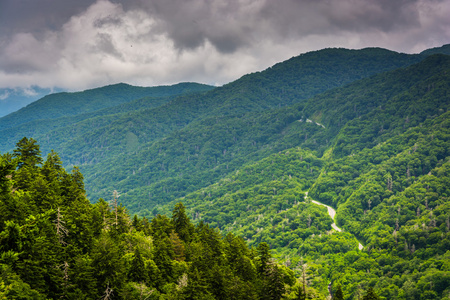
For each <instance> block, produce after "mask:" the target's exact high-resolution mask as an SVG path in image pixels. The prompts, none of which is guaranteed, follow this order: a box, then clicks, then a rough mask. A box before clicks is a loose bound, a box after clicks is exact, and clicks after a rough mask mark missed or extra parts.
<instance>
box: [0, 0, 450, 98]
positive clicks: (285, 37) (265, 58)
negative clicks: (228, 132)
mask: <svg viewBox="0 0 450 300" xmlns="http://www.w3.org/2000/svg"><path fill="white" fill-rule="evenodd" d="M449 16H450V0H123V1H121V0H97V1H95V0H0V88H6V87H9V88H15V87H30V86H32V85H37V86H41V87H55V86H56V87H61V88H65V89H69V90H83V89H87V88H92V87H98V86H102V85H106V84H111V83H117V82H126V83H130V84H134V85H142V86H153V85H161V84H173V83H177V82H182V81H195V82H202V83H207V84H216V85H221V84H224V83H227V82H230V81H233V80H235V79H237V78H239V77H240V76H242V75H244V74H246V73H250V72H254V71H259V70H263V69H265V68H267V67H269V66H271V65H273V64H274V63H276V62H280V61H283V60H286V59H288V58H290V57H292V56H296V55H299V54H300V53H304V52H307V51H311V50H318V49H322V48H327V47H344V48H352V49H360V48H364V47H383V48H387V49H391V50H395V51H398V52H406V53H418V52H420V51H422V50H424V49H427V48H431V47H438V46H442V45H443V44H448V43H450V17H449Z"/></svg>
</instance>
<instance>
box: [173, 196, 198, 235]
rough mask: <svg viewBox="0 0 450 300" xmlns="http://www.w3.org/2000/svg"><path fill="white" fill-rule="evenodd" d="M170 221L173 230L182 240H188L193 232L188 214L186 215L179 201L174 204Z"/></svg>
mask: <svg viewBox="0 0 450 300" xmlns="http://www.w3.org/2000/svg"><path fill="white" fill-rule="evenodd" d="M172 222H173V225H174V227H175V232H176V233H177V234H178V236H179V237H180V239H182V240H183V241H184V242H189V241H190V238H191V234H192V232H193V226H192V224H191V221H190V220H189V218H188V216H186V212H185V207H184V205H183V203H181V202H179V203H177V204H176V205H175V207H174V209H173V212H172Z"/></svg>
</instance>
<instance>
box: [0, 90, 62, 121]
mask: <svg viewBox="0 0 450 300" xmlns="http://www.w3.org/2000/svg"><path fill="white" fill-rule="evenodd" d="M57 91H60V90H59V89H56V91H55V90H54V89H48V88H47V89H46V88H40V87H36V86H32V87H29V88H15V89H11V88H3V89H0V118H1V117H3V116H6V115H8V114H10V113H12V112H15V111H16V110H19V109H20V108H22V107H24V106H26V105H27V104H30V103H31V102H34V101H36V100H38V99H40V98H42V97H44V96H45V95H48V94H50V93H54V92H57Z"/></svg>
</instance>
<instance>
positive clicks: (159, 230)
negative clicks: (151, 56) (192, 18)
mask: <svg viewBox="0 0 450 300" xmlns="http://www.w3.org/2000/svg"><path fill="white" fill-rule="evenodd" d="M431 50H432V51H431ZM449 54H450V53H448V46H443V47H442V48H436V49H430V51H424V52H423V53H420V54H403V53H397V52H393V51H389V50H386V49H381V48H366V49H361V50H348V49H341V48H336V49H323V50H320V51H313V52H309V53H305V54H301V55H299V56H296V57H293V58H291V59H289V60H287V61H284V62H280V63H278V64H276V65H274V66H272V67H270V68H268V69H266V70H264V71H261V72H255V73H251V74H247V75H245V76H243V77H241V78H239V79H237V80H236V81H233V82H230V83H228V84H226V85H224V86H221V87H213V86H208V85H203V84H197V83H180V84H177V85H173V86H161V87H151V88H144V87H134V86H130V85H127V84H117V85H111V86H106V87H101V88H98V89H92V90H87V91H83V92H77V93H56V94H53V95H49V96H46V97H43V98H42V99H40V100H38V101H36V102H33V103H32V104H29V105H28V106H26V107H25V108H22V109H21V110H19V111H17V112H15V113H12V114H9V115H7V116H5V117H2V118H0V139H1V141H2V142H1V145H0V152H1V156H0V175H1V176H0V186H1V192H0V197H1V198H0V213H1V219H0V221H1V222H0V240H1V241H2V246H1V247H0V250H1V255H2V256H1V259H0V266H1V268H2V270H3V271H2V272H4V274H8V276H9V277H8V278H10V279H11V278H12V279H11V280H12V281H11V282H9V281H8V282H7V281H5V283H4V286H8V284H14V286H15V287H16V288H17V289H19V288H18V287H19V286H20V287H21V288H22V289H23V291H27V293H29V295H35V296H36V295H38V294H41V293H42V295H47V297H50V298H51V297H62V296H63V295H69V294H70V295H72V297H75V298H76V296H74V295H77V293H78V294H79V295H82V296H83V297H85V298H86V299H90V298H95V297H97V298H98V295H100V294H103V292H104V291H105V289H107V288H109V287H110V286H112V287H113V289H115V290H117V291H120V295H121V297H122V298H124V299H131V298H132V296H130V295H137V294H136V293H138V291H139V289H141V291H143V292H145V293H148V297H150V298H149V299H153V298H151V297H155V299H156V298H157V297H160V296H161V297H169V296H168V295H170V294H176V295H178V296H179V297H180V299H190V298H189V297H192V295H194V294H195V292H196V291H201V293H202V295H204V297H205V299H225V298H226V297H225V296H224V295H233V297H234V299H244V298H245V297H244V296H243V295H248V299H258V297H260V295H263V294H264V293H269V291H268V290H264V287H265V286H269V285H268V282H272V283H273V282H278V283H280V284H279V285H278V286H276V287H274V286H271V288H270V292H272V291H278V292H277V293H278V294H277V295H278V296H279V297H281V296H280V295H283V297H284V299H294V298H295V297H297V296H298V295H299V293H301V291H300V290H303V292H306V293H307V294H308V295H309V297H313V298H315V299H327V297H329V290H328V289H329V288H330V289H331V293H332V294H333V293H335V292H336V291H337V289H338V287H339V286H340V287H341V288H342V292H343V294H344V295H345V299H360V298H361V297H362V295H364V293H365V292H366V291H368V290H369V288H373V289H374V291H375V292H376V293H377V294H378V295H379V297H380V298H381V299H404V300H406V299H447V297H448V295H449V294H450V288H449V286H450V265H449V263H448V262H449V261H450V251H449V249H450V222H449V218H450V198H449V197H450V111H449V109H450V56H449ZM24 137H27V139H24ZM27 147H28V148H27ZM24 149H25V150H26V151H24ZM41 155H42V156H41ZM66 170H67V171H66ZM60 215H62V216H64V217H65V216H67V219H66V221H65V222H66V223H65V224H66V225H64V226H66V227H67V230H68V234H67V235H64V234H62V233H61V231H57V232H56V231H55V230H54V228H56V227H55V225H54V224H55V222H56V223H58V222H57V221H55V220H59V218H60V217H61V216H60ZM171 217H172V218H171ZM60 224H62V223H60ZM64 226H63V227H64ZM39 234H42V238H41V239H40V238H38V237H39ZM64 243H68V245H66V244H64ZM55 244H56V245H57V246H54V245H55ZM363 245H364V246H363ZM53 246H54V248H52V247H53ZM108 247H109V248H111V249H113V250H111V251H110V252H108V251H106V250H105V249H108ZM39 248H43V249H46V250H45V251H47V252H46V253H48V255H43V256H39V255H37V254H36V253H37V252H35V251H36V249H39ZM103 250H105V251H103ZM102 251H103V252H102ZM141 256H142V257H141ZM101 257H106V258H105V260H104V262H105V263H104V264H103V261H102V260H101V259H100V258H101ZM139 257H141V258H139ZM269 262H273V264H272V263H269ZM64 263H67V264H68V265H69V267H68V268H69V269H68V270H70V271H68V272H69V273H70V274H71V275H70V276H72V277H70V280H69V281H65V280H66V279H63V276H62V275H61V274H62V273H60V272H63V267H58V268H56V267H55V268H53V269H47V268H46V267H45V266H46V265H52V266H63V265H64ZM114 264H117V265H118V266H119V267H118V268H117V269H115V268H114V267H113V266H114ZM209 266H213V267H211V268H210V267H209ZM136 268H137V269H139V268H141V269H142V268H143V269H145V270H146V271H145V274H146V275H145V277H142V278H141V277H140V275H138V273H136V272H135V271H133V270H135V269H136ZM27 269H30V270H31V271H30V274H34V275H32V276H34V277H35V278H36V279H33V278H34V277H33V278H32V276H31V275H30V276H27V272H25V270H27ZM56 270H58V271H56ZM103 270H108V271H107V272H106V271H105V272H103ZM40 272H43V274H46V275H45V276H42V277H39V276H38V275H37V274H39V273H40ZM77 272H78V273H79V274H85V276H86V278H90V281H91V283H89V282H87V281H84V280H83V278H81V275H80V276H78V275H76V274H77ZM108 272H109V273H108ZM227 273H229V274H232V277H230V278H231V279H230V280H229V281H228V279H225V277H226V276H225V274H227ZM95 274H98V276H97V275H95ZM271 276H272V277H271ZM121 278H123V280H121ZM189 278H190V279H189ZM271 278H272V279H273V278H277V280H278V281H273V280H272V281H271ZM13 279H14V280H13ZM189 280H192V281H189ZM122 281H123V282H122ZM330 282H331V284H330ZM0 283H1V281H0ZM64 284H66V285H64ZM329 284H330V285H329ZM300 287H304V288H303V289H301V288H300ZM4 291H6V288H3V287H2V286H1V285H0V298H1V296H2V294H1V293H2V292H4ZM150 291H152V292H150ZM5 293H6V292H5ZM52 293H53V294H52ZM152 293H154V294H153V296H151V294H152ZM48 295H50V296H48ZM156 295H158V296H156ZM178 296H177V297H178ZM278 296H276V297H278ZM30 297H31V296H30ZM36 297H38V296H36ZM43 297H44V296H43ZM80 297H81V296H80ZM89 297H90V298H89ZM127 297H128V298H127ZM130 297H131V298H130ZM183 297H184V298H183ZM208 297H210V298H208ZM211 297H212V298H211ZM221 297H222V298H221ZM224 297H225V298H224ZM229 297H231V296H229ZM274 297H275V296H274ZM36 299H40V298H36ZM164 299H169V298H164ZM230 299H231V298H230ZM277 299H280V298H277Z"/></svg>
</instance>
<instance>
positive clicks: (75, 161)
mask: <svg viewBox="0 0 450 300" xmlns="http://www.w3.org/2000/svg"><path fill="white" fill-rule="evenodd" d="M422 58H423V57H422V56H420V55H406V54H399V53H396V52H392V51H388V50H384V49H379V48H368V49H363V50H346V49H324V50H321V51H315V52H310V53H306V54H303V55H300V56H298V57H294V58H292V59H290V60H288V61H286V62H284V63H280V64H277V65H275V66H273V67H272V68H269V69H268V70H266V71H263V72H258V73H255V74H250V75H246V76H244V77H242V78H241V79H239V80H237V81H235V82H232V83H230V84H227V85H225V86H223V87H220V88H216V89H214V90H212V91H210V92H206V93H205V94H196V95H190V96H189V95H188V96H181V97H180V98H174V99H170V101H168V102H167V103H166V104H163V102H159V101H158V102H157V104H155V105H154V107H153V108H152V106H151V105H147V107H145V108H143V107H142V106H140V107H139V106H136V107H135V108H136V109H130V108H129V107H134V106H129V105H122V106H121V107H122V108H126V107H128V109H127V111H125V112H120V109H116V110H114V108H117V106H112V107H111V109H113V110H112V111H108V110H105V109H103V110H95V111H93V112H89V113H90V115H89V113H88V114H85V113H80V114H76V115H73V116H72V117H67V116H66V117H64V118H62V119H61V118H57V117H58V116H60V114H62V113H63V111H64V109H66V108H67V109H69V110H70V114H75V113H79V112H80V111H83V112H86V111H89V110H90V109H93V107H95V105H100V103H103V102H102V101H103V100H105V99H106V94H104V93H103V94H102V91H103V90H102V89H100V90H93V91H87V92H84V93H88V94H87V95H92V94H94V95H99V98H98V99H96V100H89V101H87V100H84V101H85V102H88V103H89V105H88V106H87V107H85V106H81V107H83V108H78V110H77V111H76V110H74V109H70V106H69V105H67V106H64V107H63V106H62V105H61V106H60V107H59V108H58V109H49V110H50V111H51V112H52V113H51V114H50V113H46V114H47V115H48V117H47V119H46V120H45V122H43V121H40V120H37V118H39V119H43V118H44V117H43V116H42V113H38V112H39V110H40V111H46V109H45V108H46V107H47V108H51V107H52V104H51V103H52V101H55V100H52V99H51V98H43V99H41V100H40V101H37V102H36V104H34V105H33V106H29V107H27V108H26V109H23V110H21V111H18V112H17V113H15V114H11V115H10V116H7V117H4V118H1V119H0V127H1V128H3V130H2V131H0V136H1V138H2V140H4V141H5V142H4V143H3V144H2V149H0V150H1V151H10V150H11V149H12V148H13V147H14V143H15V142H16V141H17V139H20V138H21V137H22V136H32V137H34V138H36V139H37V140H38V142H39V144H40V145H41V147H42V149H43V151H44V152H49V151H50V150H51V149H54V150H55V151H57V152H58V153H59V154H60V155H61V157H62V159H63V161H65V162H66V163H67V164H68V165H80V166H81V167H82V170H83V173H84V174H85V176H86V181H87V186H88V187H89V188H88V191H89V195H91V196H92V197H94V198H98V197H104V198H106V197H107V196H108V195H109V194H110V191H111V189H112V188H113V187H112V186H111V185H109V184H110V183H106V184H105V183H96V182H95V181H96V180H99V179H95V178H94V177H95V174H98V173H99V172H98V169H105V168H106V169H108V168H110V166H114V167H113V168H112V169H111V172H115V173H116V172H118V173H121V174H122V175H121V177H122V178H123V177H124V176H125V177H127V176H128V175H125V174H127V173H128V172H133V171H134V173H136V171H137V169H138V168H136V169H135V167H134V166H137V165H139V166H141V167H142V166H145V165H146V164H147V162H146V161H147V157H149V156H154V155H155V151H157V152H159V149H156V150H155V147H159V146H158V143H163V142H164V140H162V139H163V138H166V139H167V138H169V139H172V138H171V137H170V134H172V132H175V133H174V134H177V132H178V131H179V130H182V131H181V132H187V131H189V130H190V129H189V128H190V127H187V125H190V124H191V123H192V126H201V127H202V128H196V129H193V131H195V132H202V131H203V130H204V125H202V122H207V123H208V122H211V121H213V122H216V121H218V120H219V119H221V118H223V117H226V118H229V120H228V121H230V122H234V121H236V122H238V123H239V122H249V121H248V120H244V119H245V118H250V119H254V118H256V119H257V118H259V115H260V113H261V112H263V111H266V110H270V109H273V108H278V107H286V106H288V105H291V104H293V103H297V102H301V101H304V100H306V99H308V98H310V97H311V96H313V95H315V94H318V93H321V92H323V91H326V90H328V89H331V88H334V87H338V86H342V85H344V84H347V83H349V82H351V81H354V80H357V79H360V78H363V77H367V76H372V75H374V74H376V73H378V72H383V71H387V70H391V69H396V68H399V67H405V66H407V65H410V64H412V63H415V62H417V61H419V60H421V59H422ZM111 88H113V90H114V93H115V94H116V95H117V99H118V98H119V97H118V95H119V94H118V92H117V91H116V90H120V89H122V88H123V89H124V90H125V91H127V89H129V88H130V87H126V86H123V85H119V86H112V87H107V88H104V89H105V90H106V91H109V89H111ZM140 91H141V90H140ZM108 93H109V94H112V92H111V91H109V92H108ZM83 95H84V94H83V93H81V94H73V95H70V96H73V97H74V98H73V99H78V100H71V102H73V103H78V102H80V101H82V100H80V99H91V98H89V97H88V96H83ZM62 96H64V94H57V95H55V96H54V97H56V98H58V97H62ZM140 96H141V95H140ZM133 97H137V96H136V95H135V96H133ZM130 98H131V96H130V95H129V96H128V98H127V99H130ZM68 99H72V98H68ZM94 99H95V98H94ZM165 99H166V100H169V99H168V98H165ZM67 101H69V100H66V101H63V102H67ZM77 101H78V102H77ZM114 101H116V100H108V101H106V104H102V105H104V106H105V105H112V104H111V103H112V102H114ZM117 101H119V100H117ZM121 101H122V100H121ZM152 101H154V100H151V99H147V100H146V101H145V103H151V102H152ZM91 102H92V103H93V104H90V103H91ZM143 102H144V101H141V102H140V103H143ZM108 103H109V104H108ZM132 103H134V102H130V104H132ZM80 104H81V103H80ZM34 107H36V109H34ZM38 107H40V108H39V109H38ZM32 112H33V113H32ZM251 114H253V115H251ZM242 116H245V117H242ZM68 118H70V119H68ZM33 119H34V121H33ZM250 122H252V121H250ZM190 126H191V125H190ZM7 127H8V128H7ZM243 130H245V128H244V129H243ZM181 132H180V133H181ZM67 133H70V134H67ZM183 134H184V133H183ZM246 134H247V133H246ZM197 138H200V137H197ZM232 138H233V139H238V138H239V137H238V136H237V135H236V136H234V137H232ZM242 138H244V136H243V137H242ZM206 139H209V138H206ZM192 142H194V141H192ZM211 142H213V141H212V140H211ZM253 142H256V141H252V143H253ZM195 143H196V144H195V145H191V147H197V148H199V147H200V145H201V144H204V143H207V141H206V140H205V137H203V138H200V140H198V141H195ZM210 144H211V145H212V146H211V147H213V148H211V149H208V148H205V149H203V150H202V152H203V153H204V156H205V159H204V161H202V166H201V168H203V169H205V168H206V169H213V168H214V167H215V164H216V160H217V159H216V158H215V157H216V156H217V153H216V152H220V153H222V152H223V151H224V150H225V148H226V147H222V146H220V147H222V148H221V149H214V148H216V147H217V146H218V145H216V143H215V142H214V143H210ZM145 149H146V150H145ZM141 150H142V151H141ZM144 150H145V151H146V152H144ZM133 151H134V153H135V154H134V155H137V156H139V157H138V158H137V159H134V158H133V159H129V157H128V155H132V154H133ZM149 151H150V152H152V153H149ZM181 151H182V152H184V150H181ZM179 153H180V152H179ZM195 154H196V153H192V155H195ZM178 155H179V154H178ZM264 155H266V154H264ZM124 157H127V158H126V159H124ZM213 157H214V158H213ZM167 159H169V158H168V157H167ZM255 159H256V158H255ZM169 160H170V159H169ZM179 160H180V158H176V159H175V161H179ZM182 160H184V158H182ZM212 160H214V163H213V162H212ZM131 161H133V164H132V165H130V163H131ZM241 161H243V160H241ZM101 163H103V164H104V165H103V166H101ZM236 163H237V165H236V167H237V166H239V165H240V164H241V163H239V162H237V161H236ZM212 164H213V165H212ZM229 167H231V166H229ZM151 168H154V167H151ZM233 168H235V167H233ZM118 169H123V172H122V171H118ZM132 169H135V170H132ZM228 170H229V172H231V169H228ZM225 173H226V172H223V173H222V175H220V174H218V175H219V176H223V174H225ZM167 175H169V176H168V177H167ZM192 175H193V176H194V177H195V176H197V175H195V174H192ZM198 176H202V175H198ZM144 177H146V178H145V179H142V180H143V181H144V182H147V183H148V184H152V183H153V184H157V185H158V187H155V189H160V190H162V189H164V190H166V188H165V187H164V188H161V187H159V184H158V182H159V181H160V180H166V179H167V180H171V179H170V178H173V175H172V174H160V175H158V177H151V178H148V177H149V176H148V175H144ZM112 178H116V175H114V176H112V177H111V179H112ZM214 178H216V177H213V178H211V179H207V181H204V178H203V179H195V180H200V181H202V180H203V181H204V182H203V183H200V185H193V188H197V187H200V186H205V185H207V184H209V183H211V182H213V180H214ZM136 179H138V178H136ZM177 181H178V179H177ZM91 182H92V183H91ZM108 185H109V186H108ZM114 185H115V184H114ZM126 185H127V184H126ZM190 185H191V184H188V186H190ZM140 186H141V185H140V184H138V182H137V181H136V182H135V185H134V187H133V186H132V185H131V186H127V188H126V190H122V193H128V192H129V191H130V189H134V188H138V189H139V188H140ZM176 189H178V188H176ZM102 190H103V191H102ZM137 193H138V194H140V195H142V194H143V193H144V192H137ZM145 193H146V194H147V195H148V194H149V193H151V191H149V192H145ZM124 197H125V196H124ZM173 197H174V196H170V198H171V199H173ZM139 198H140V197H139ZM123 199H124V198H123ZM137 199H138V198H135V199H134V201H137ZM164 201H166V200H164Z"/></svg>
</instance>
